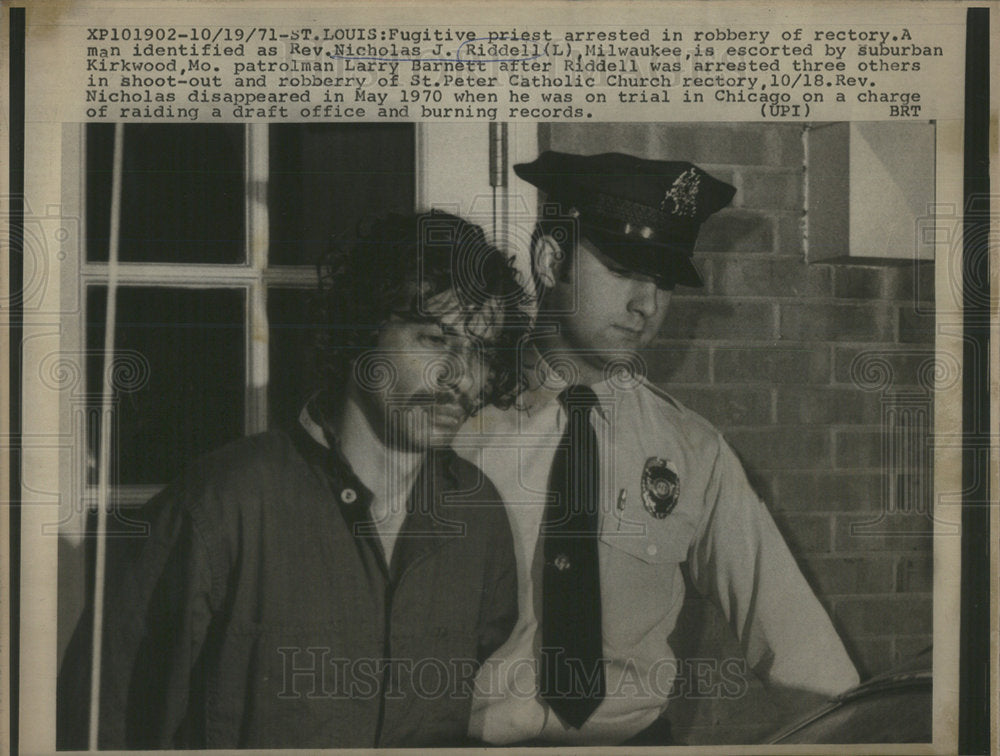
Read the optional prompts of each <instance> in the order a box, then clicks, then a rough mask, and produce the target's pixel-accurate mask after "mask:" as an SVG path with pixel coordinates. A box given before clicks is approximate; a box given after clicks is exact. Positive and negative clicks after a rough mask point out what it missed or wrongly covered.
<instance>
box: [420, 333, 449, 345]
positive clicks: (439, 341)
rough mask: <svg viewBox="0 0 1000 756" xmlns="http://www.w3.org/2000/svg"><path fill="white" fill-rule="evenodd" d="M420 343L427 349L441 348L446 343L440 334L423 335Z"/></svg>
mask: <svg viewBox="0 0 1000 756" xmlns="http://www.w3.org/2000/svg"><path fill="white" fill-rule="evenodd" d="M420 343H421V344H423V345H424V346H428V347H443V346H444V345H445V344H446V343H447V342H446V341H445V338H444V336H443V335H442V334H439V333H424V334H421V336H420Z"/></svg>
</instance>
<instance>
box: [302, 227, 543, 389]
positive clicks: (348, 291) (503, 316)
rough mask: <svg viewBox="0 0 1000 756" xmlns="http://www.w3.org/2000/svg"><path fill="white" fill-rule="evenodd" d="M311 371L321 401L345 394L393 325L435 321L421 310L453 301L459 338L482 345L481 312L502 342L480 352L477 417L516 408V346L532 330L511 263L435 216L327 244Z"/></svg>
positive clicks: (479, 233)
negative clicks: (482, 382) (482, 375)
mask: <svg viewBox="0 0 1000 756" xmlns="http://www.w3.org/2000/svg"><path fill="white" fill-rule="evenodd" d="M317 272H318V276H319V289H318V292H317V297H316V302H315V304H316V305H317V307H316V309H317V312H316V321H317V323H318V326H319V328H318V332H317V336H316V347H317V358H318V359H317V362H318V367H319V373H320V376H319V377H320V381H321V387H322V388H323V389H325V391H324V393H325V394H326V396H325V397H324V398H325V399H327V400H329V399H331V398H332V397H333V396H336V395H337V394H339V393H340V391H341V390H342V389H343V388H344V386H345V385H346V381H347V378H348V376H349V375H350V371H351V368H352V365H353V363H354V361H355V360H356V359H357V358H358V357H360V356H361V355H363V354H364V353H365V352H366V351H368V350H370V349H372V348H373V347H374V346H375V344H376V342H377V339H378V335H379V332H380V330H381V328H382V327H383V326H384V324H385V323H386V322H387V321H388V320H389V318H390V317H391V316H399V317H403V318H406V319H408V320H412V321H414V322H426V321H436V320H438V319H439V318H440V316H441V313H440V312H437V311H435V312H430V311H428V309H427V308H426V303H427V302H428V301H430V300H431V299H433V298H434V297H435V296H436V295H438V294H443V293H445V292H451V293H453V294H454V297H455V300H456V302H457V305H456V309H457V310H458V311H459V313H460V314H461V316H462V317H461V319H460V320H461V322H462V323H464V331H465V333H464V334H463V335H465V336H469V337H471V338H473V339H476V340H479V336H480V334H481V329H482V327H483V326H482V323H483V317H482V316H483V314H485V312H486V307H487V305H488V304H492V303H496V305H497V307H495V308H494V307H492V306H491V307H490V308H489V313H490V315H491V316H492V318H493V322H491V323H489V324H488V325H495V324H496V323H497V322H499V323H500V325H501V329H500V333H499V336H498V337H497V338H495V339H492V340H491V341H490V342H489V343H488V344H483V345H482V347H483V355H484V357H485V360H486V366H487V370H488V372H487V381H486V386H485V389H484V392H483V396H482V397H481V399H480V401H479V402H478V406H477V407H476V409H479V408H481V407H482V406H485V405H488V404H493V405H496V406H498V407H500V408H502V409H506V408H508V407H510V406H512V405H513V403H514V402H515V400H516V399H517V396H518V395H519V394H520V393H521V391H523V389H524V387H525V385H526V380H525V377H524V375H523V373H522V371H521V368H520V360H519V357H518V352H519V345H520V344H521V343H522V342H523V341H524V340H525V339H526V338H527V336H528V334H529V332H530V328H531V323H530V315H529V307H528V305H529V302H528V295H527V294H526V292H525V289H524V288H523V286H522V285H521V282H520V278H521V276H520V274H519V273H518V271H517V270H516V269H515V267H514V265H513V258H512V257H508V256H507V255H506V254H504V253H503V252H501V251H500V250H499V249H497V248H496V247H494V246H493V245H491V244H490V243H489V242H487V240H486V235H485V234H484V233H483V230H482V229H481V228H480V227H479V226H477V225H475V224H472V223H469V222H467V221H465V220H463V219H462V218H459V217H458V216H455V215H451V214H449V213H444V212H440V211H433V212H430V213H423V214H417V215H406V216H401V215H395V214H393V215H389V216H387V217H385V218H383V219H380V220H378V221H376V222H374V223H372V224H371V226H370V229H369V230H367V231H363V232H362V231H359V233H358V235H357V238H355V239H354V240H352V241H351V242H350V243H348V244H334V245H333V246H332V247H331V249H330V251H329V252H328V253H327V254H326V255H325V256H324V257H323V259H322V260H321V261H320V262H319V263H318V265H317Z"/></svg>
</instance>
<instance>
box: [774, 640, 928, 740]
mask: <svg viewBox="0 0 1000 756" xmlns="http://www.w3.org/2000/svg"><path fill="white" fill-rule="evenodd" d="M931 680H932V675H931V649H930V648H927V649H925V650H924V651H922V652H920V653H919V654H917V655H916V656H915V657H914V658H913V659H911V660H910V661H908V662H907V663H905V664H903V665H900V666H899V667H897V668H896V669H894V670H891V671H890V672H886V673H885V674H883V675H879V676H878V677H874V678H872V679H871V680H868V681H867V682H864V683H862V684H861V685H859V686H857V687H856V688H851V689H850V690H849V691H847V692H846V693H843V694H842V695H840V696H838V697H837V698H835V699H833V700H832V701H830V702H829V703H827V704H825V705H824V706H823V707H822V708H820V709H819V710H818V711H815V712H813V713H812V714H810V715H808V716H807V717H805V718H804V719H802V720H800V721H798V722H796V723H795V724H793V725H791V726H789V727H786V728H785V729H783V730H781V731H780V732H779V733H778V734H777V735H775V736H774V737H772V738H771V739H769V740H768V741H767V742H768V743H780V744H789V743H929V742H930V741H931V725H932V722H931V705H932V700H931Z"/></svg>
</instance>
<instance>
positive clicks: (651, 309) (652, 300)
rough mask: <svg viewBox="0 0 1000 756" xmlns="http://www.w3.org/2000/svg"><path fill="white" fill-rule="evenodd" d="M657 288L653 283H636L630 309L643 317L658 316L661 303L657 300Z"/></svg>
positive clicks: (631, 293) (629, 303)
mask: <svg viewBox="0 0 1000 756" xmlns="http://www.w3.org/2000/svg"><path fill="white" fill-rule="evenodd" d="M656 294H657V288H656V283H655V282H653V281H635V282H634V283H633V285H632V291H631V292H630V298H629V302H628V309H629V311H630V312H635V313H638V314H640V315H642V316H643V317H646V318H651V317H653V315H655V314H656V310H657V308H658V307H659V303H658V302H657V299H656Z"/></svg>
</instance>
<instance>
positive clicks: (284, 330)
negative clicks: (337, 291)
mask: <svg viewBox="0 0 1000 756" xmlns="http://www.w3.org/2000/svg"><path fill="white" fill-rule="evenodd" d="M312 296H313V292H312V290H309V289H277V288H273V289H269V290H268V293H267V319H268V323H269V324H270V340H269V342H268V346H269V355H268V356H269V363H268V365H269V367H268V370H269V374H270V380H269V381H268V387H267V404H268V410H269V414H270V425H271V426H272V427H275V426H277V427H284V428H287V427H289V423H294V422H295V420H296V418H297V417H298V415H299V412H301V411H302V406H303V404H304V403H305V401H306V399H307V398H308V397H309V394H310V392H311V391H313V390H314V389H315V388H316V369H315V358H314V355H313V348H312V347H313V326H312V322H311V320H310V312H309V310H310V301H311V298H312Z"/></svg>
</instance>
